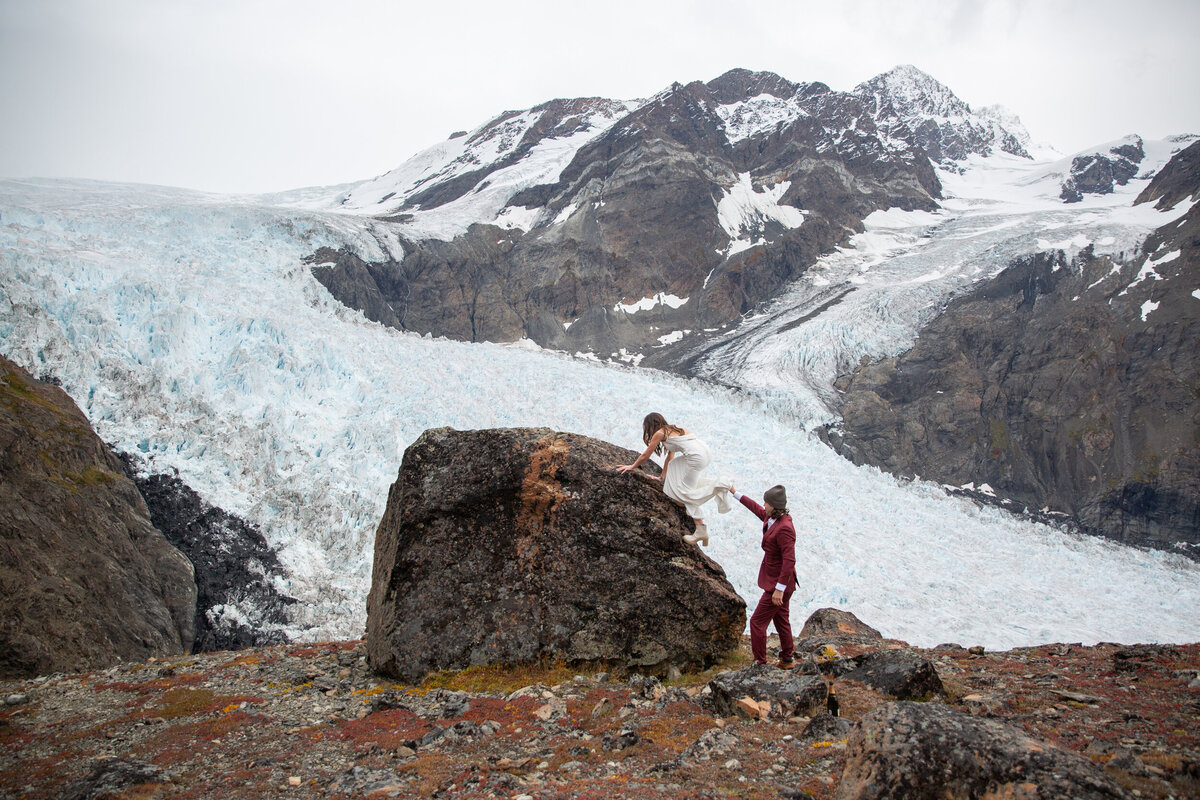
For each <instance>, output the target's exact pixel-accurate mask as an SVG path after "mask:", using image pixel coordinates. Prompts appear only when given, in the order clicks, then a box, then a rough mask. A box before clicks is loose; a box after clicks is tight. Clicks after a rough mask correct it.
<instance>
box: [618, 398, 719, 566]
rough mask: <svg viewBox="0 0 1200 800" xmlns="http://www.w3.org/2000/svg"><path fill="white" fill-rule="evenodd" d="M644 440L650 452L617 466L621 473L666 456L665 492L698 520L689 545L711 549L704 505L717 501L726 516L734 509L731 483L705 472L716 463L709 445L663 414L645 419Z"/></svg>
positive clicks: (655, 414) (687, 538)
mask: <svg viewBox="0 0 1200 800" xmlns="http://www.w3.org/2000/svg"><path fill="white" fill-rule="evenodd" d="M642 441H643V442H645V443H646V450H645V452H643V453H642V454H641V455H640V456H638V457H637V460H636V461H634V462H633V463H632V464H623V465H621V466H619V467H617V471H618V472H628V471H629V470H631V469H637V467H638V466H640V465H641V464H642V463H643V462H645V461H647V460H649V458H650V456H651V455H653V454H655V453H658V454H659V455H662V454H663V453H664V452H665V453H666V459H665V460H664V461H663V467H662V478H661V480H662V485H663V492H664V493H665V494H666V495H667V497H670V498H671V499H672V500H677V501H679V502H680V503H683V504H684V506H686V507H687V513H688V514H689V515H691V517H692V518H693V519H694V520H695V521H696V532H695V533H694V534H689V535H687V536H684V537H683V538H684V541H686V542H688V543H689V544H695V543H696V542H701V543H703V544H704V545H705V546H706V547H707V546H708V526H707V525H705V524H704V519H703V518H702V517H701V511H700V506H702V505H704V504H705V503H707V502H708V501H709V500H712V499H716V501H717V511H718V512H720V513H722V514H724V513H726V512H727V511H729V509H730V508H731V507H732V506H731V505H730V501H729V497H730V494H729V489H730V482H729V481H727V480H717V479H714V478H710V477H708V476H706V475H702V474H701V473H702V472H703V471H704V468H705V467H707V466H708V464H709V462H710V461H711V460H712V456H711V455H709V452H708V445H706V444H705V443H704V442H703V441H701V439H700V437H698V436H696V434H694V433H690V432H688V431H687V430H684V429H683V428H680V427H679V426H678V425H672V424H670V423H669V422H667V421H666V419H664V418H663V415H662V414H659V413H651V414H647V415H646V418H645V419H644V420H642Z"/></svg>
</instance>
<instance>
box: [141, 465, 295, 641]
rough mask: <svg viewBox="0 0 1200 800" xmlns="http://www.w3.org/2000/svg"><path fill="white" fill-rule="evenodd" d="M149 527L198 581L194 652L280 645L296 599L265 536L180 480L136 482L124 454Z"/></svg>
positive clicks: (149, 478)
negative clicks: (280, 585) (284, 585)
mask: <svg viewBox="0 0 1200 800" xmlns="http://www.w3.org/2000/svg"><path fill="white" fill-rule="evenodd" d="M122 459H123V460H124V462H125V465H126V474H127V475H129V477H130V478H131V479H132V480H133V481H134V483H135V484H136V485H137V487H138V490H139V491H140V492H141V494H142V497H143V498H145V500H146V507H147V508H148V509H149V511H150V521H151V522H152V523H153V524H154V527H155V528H157V529H158V530H160V531H162V533H163V535H164V536H166V537H167V541H169V542H170V543H171V544H173V545H175V547H177V548H178V549H179V550H180V551H181V552H182V553H183V554H184V555H185V556H187V557H188V560H189V561H191V562H192V566H193V568H194V569H195V575H196V622H195V637H194V639H193V641H192V643H191V647H192V651H193V652H197V653H198V652H202V651H206V650H240V649H242V648H245V647H256V646H259V645H270V644H282V643H284V642H286V641H287V637H286V636H285V635H284V634H283V632H282V631H280V630H279V628H280V626H282V625H285V624H286V623H287V622H288V620H289V610H290V607H291V606H292V605H294V604H295V603H296V599H295V598H293V597H288V596H287V595H285V594H282V593H281V592H280V591H279V590H278V589H277V588H276V586H277V581H280V580H281V579H282V578H283V568H282V566H281V565H280V563H279V558H278V557H277V556H276V555H275V551H273V550H272V549H271V548H270V546H269V545H268V544H267V541H266V539H264V538H263V535H262V533H260V532H259V531H258V529H256V528H255V527H254V526H253V525H251V524H250V523H248V522H246V521H245V520H244V519H241V518H240V517H238V516H235V515H233V514H230V513H229V512H227V511H225V510H223V509H220V508H217V507H215V506H212V505H210V504H209V503H206V502H204V500H203V499H201V497H200V495H198V494H196V492H194V491H193V490H192V489H191V488H190V487H189V486H188V485H187V484H185V483H184V482H183V481H181V480H180V479H179V477H178V476H177V475H162V474H159V475H139V474H138V471H137V468H136V465H135V464H134V462H133V457H132V456H128V455H125V454H122Z"/></svg>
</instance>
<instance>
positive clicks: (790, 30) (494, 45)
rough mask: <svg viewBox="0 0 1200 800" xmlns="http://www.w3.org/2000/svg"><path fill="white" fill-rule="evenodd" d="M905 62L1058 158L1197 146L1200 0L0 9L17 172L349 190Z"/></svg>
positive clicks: (1, 125) (457, 1)
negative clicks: (604, 107) (676, 102)
mask: <svg viewBox="0 0 1200 800" xmlns="http://www.w3.org/2000/svg"><path fill="white" fill-rule="evenodd" d="M904 63H908V64H914V65H916V66H917V67H919V68H921V69H923V70H925V71H926V72H928V73H929V74H931V75H933V76H934V77H935V78H937V79H938V80H940V81H941V82H942V83H944V84H946V85H947V86H949V87H950V88H951V89H952V90H953V91H954V92H955V93H956V94H957V95H958V96H959V97H961V98H962V99H963V100H965V101H966V102H968V103H970V104H972V105H976V106H980V105H988V104H992V103H1001V104H1003V105H1006V106H1008V107H1009V108H1011V109H1012V110H1013V111H1015V112H1016V113H1017V114H1018V115H1020V117H1021V118H1022V120H1023V121H1024V122H1025V125H1026V127H1027V128H1028V129H1029V131H1030V133H1031V134H1032V135H1033V138H1034V139H1035V140H1037V141H1042V142H1046V143H1049V144H1051V145H1053V146H1055V147H1057V148H1058V149H1059V150H1062V151H1064V152H1072V151H1075V150H1079V149H1083V148H1085V147H1089V146H1091V145H1095V144H1099V143H1101V142H1104V141H1108V140H1111V139H1115V138H1118V137H1120V136H1123V135H1125V134H1127V133H1139V134H1141V135H1143V136H1146V137H1149V138H1155V137H1161V136H1164V135H1167V134H1171V133H1184V132H1189V133H1200V89H1198V82H1197V76H1200V2H1197V1H1196V0H1138V2H1128V0H1057V1H1056V0H1029V2H1019V1H1018V0H957V1H956V0H878V1H877V0H819V2H809V1H808V0H759V1H758V2H752V1H750V0H723V1H720V2H719V1H718V0H663V1H662V2H656V0H637V2H629V1H628V0H606V1H604V2H600V1H597V2H590V3H572V2H565V1H564V0H507V2H495V0H470V1H467V0H420V1H419V2H407V1H406V2H399V1H396V2H384V0H336V1H326V0H320V1H317V0H195V1H192V0H0V176H5V177H31V176H44V177H83V178H97V179H104V180H120V181H135V182H143V183H159V184H167V185H172V186H186V187H191V188H197V189H206V190H212V191H220V192H257V191H273V190H282V189H290V188H296V187H300V186H315V185H327V184H336V183H345V182H349V181H357V180H363V179H366V178H370V177H373V176H375V175H378V174H381V173H383V172H386V171H387V170H389V169H391V168H393V167H395V166H396V165H398V164H400V163H401V162H403V161H404V160H405V159H407V158H408V157H409V156H411V155H413V154H414V153H416V152H417V151H419V150H422V149H424V148H425V147H427V146H429V145H431V144H434V143H436V142H439V141H441V140H443V139H445V138H446V137H447V136H448V135H449V134H450V133H451V132H452V131H455V130H464V129H472V128H475V127H477V126H479V125H480V124H482V123H484V122H486V121H487V120H489V119H491V118H492V117H494V116H495V115H496V114H498V113H499V112H501V111H504V110H506V109H523V108H528V107H530V106H533V105H536V104H538V103H541V102H543V101H546V100H550V99H552V98H555V97H586V96H602V97H610V98H616V99H633V98H637V97H647V96H649V95H652V94H654V93H655V92H658V91H659V90H661V89H663V88H665V87H666V86H668V85H669V84H670V83H671V82H672V81H679V82H681V83H687V82H690V81H693V80H703V81H707V80H711V79H712V78H715V77H716V76H718V75H720V74H721V73H723V72H725V71H726V70H728V69H732V68H734V67H745V68H748V69H755V70H770V71H773V72H777V73H779V74H780V75H782V76H784V77H785V78H788V79H790V80H793V81H818V80H819V81H823V82H824V83H827V84H829V85H830V86H832V87H833V88H835V89H840V90H848V89H851V88H852V87H853V86H855V85H856V84H857V83H859V82H861V81H863V80H866V79H868V78H870V77H872V76H874V75H876V74H878V73H880V72H883V71H886V70H888V69H890V68H891V67H893V66H895V65H897V64H904Z"/></svg>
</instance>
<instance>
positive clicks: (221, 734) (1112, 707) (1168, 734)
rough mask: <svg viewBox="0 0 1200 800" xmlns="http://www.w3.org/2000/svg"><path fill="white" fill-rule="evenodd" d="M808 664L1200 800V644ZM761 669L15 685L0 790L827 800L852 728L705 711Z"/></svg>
mask: <svg viewBox="0 0 1200 800" xmlns="http://www.w3.org/2000/svg"><path fill="white" fill-rule="evenodd" d="M772 643H774V640H772ZM801 649H802V651H803V652H805V653H813V654H815V657H816V659H818V660H829V659H834V658H846V657H850V656H855V655H859V654H861V653H864V652H868V651H871V650H879V651H888V650H891V651H895V650H901V651H903V653H904V655H905V657H906V658H907V657H909V656H916V657H917V658H918V660H925V661H928V662H929V663H931V664H932V665H933V666H934V668H935V669H936V672H937V676H938V678H940V681H941V684H942V686H943V687H944V692H942V693H940V694H936V695H934V696H932V697H931V698H930V699H929V702H934V703H942V704H945V705H946V706H948V707H950V708H952V709H956V710H958V711H961V712H964V713H968V714H971V715H975V716H977V717H992V718H994V719H996V720H998V721H1001V722H1004V723H1006V724H1008V725H1010V726H1012V727H1013V728H1014V729H1015V730H1017V731H1020V732H1021V733H1023V734H1027V735H1028V736H1031V737H1033V738H1034V739H1036V740H1039V741H1042V742H1045V743H1049V744H1052V745H1055V746H1057V747H1059V748H1063V749H1065V750H1067V751H1073V752H1075V753H1079V754H1082V755H1083V756H1085V757H1086V758H1088V759H1090V760H1091V761H1092V762H1093V763H1095V764H1097V765H1100V766H1101V767H1102V768H1103V770H1104V771H1105V772H1107V774H1108V776H1109V777H1110V778H1112V779H1113V780H1114V781H1115V782H1116V783H1117V784H1120V785H1121V786H1123V787H1124V789H1125V790H1126V791H1127V792H1128V793H1129V794H1130V795H1131V796H1137V797H1146V798H1170V797H1175V798H1185V797H1197V796H1200V724H1198V718H1200V680H1197V677H1198V669H1200V644H1190V645H1161V646H1160V645H1134V646H1120V645H1115V644H1100V645H1097V646H1094V647H1083V646H1080V645H1078V644H1049V645H1044V646H1040V647H1034V648H1027V649H1017V650H1011V651H1008V652H995V653H991V652H982V651H981V650H980V649H979V648H973V650H974V652H972V651H968V650H966V649H963V648H961V647H958V646H956V645H943V646H941V647H939V648H937V649H934V650H919V649H916V648H908V647H907V646H906V645H904V644H903V643H901V642H896V641H892V640H877V641H875V642H863V641H858V642H854V641H849V640H842V641H839V642H836V643H831V642H814V641H812V640H804V641H803V644H802V648H801ZM835 650H836V651H837V652H834V651H835ZM748 660H749V655H748V645H746V644H745V643H744V644H743V647H742V649H741V650H740V651H739V652H738V653H736V654H735V655H734V656H732V657H731V658H730V659H729V660H727V662H726V663H725V664H724V665H722V666H721V667H719V668H717V669H714V670H710V671H709V672H707V673H703V674H698V675H682V676H674V679H673V680H672V679H668V680H666V681H660V680H659V679H656V678H643V677H640V676H625V677H623V678H618V677H617V676H615V675H606V674H603V673H588V674H576V673H575V672H574V671H572V670H570V669H568V668H565V667H562V666H555V665H548V666H545V667H542V668H536V669H534V668H521V669H502V668H498V667H485V668H480V667H476V668H471V669H468V670H464V671H461V672H454V673H440V674H437V675H434V676H431V677H430V678H428V679H427V680H426V681H425V682H424V683H422V684H421V685H419V686H418V685H402V684H394V683H391V682H390V681H387V680H384V679H381V678H379V677H378V676H376V675H373V674H372V673H371V672H370V671H369V670H368V669H367V666H366V655H365V649H364V645H363V642H361V641H346V642H324V643H317V644H290V645H279V646H273V647H263V648H258V649H254V650H245V651H240V652H216V653H204V654H201V655H194V656H185V657H177V658H172V659H166V660H153V659H152V660H150V661H147V662H141V663H133V662H129V663H124V664H122V665H120V666H117V667H114V668H111V669H109V670H106V671H103V672H93V673H86V674H71V675H63V674H58V675H52V676H49V677H42V678H37V679H33V680H26V681H8V682H4V683H2V684H0V692H2V696H3V697H4V698H5V699H6V704H5V705H4V706H3V710H0V796H3V797H6V798H48V797H58V798H96V797H120V798H139V800H148V799H149V798H174V797H187V798H217V797H220V798H228V797H246V798H271V797H287V798H301V797H377V798H384V797H453V798H484V797H504V798H521V797H525V798H531V799H532V798H544V799H545V800H549V799H550V798H588V797H594V798H600V797H603V798H621V797H629V798H634V797H636V798H651V797H653V798H695V797H744V798H760V797H761V798H774V797H810V796H811V797H834V796H835V795H836V794H837V792H838V788H839V782H840V780H841V777H842V771H843V767H844V766H845V765H846V763H847V761H846V755H847V751H846V747H847V745H846V740H847V738H849V731H848V730H847V727H841V728H839V727H838V726H837V725H835V724H830V723H831V722H833V721H832V720H830V719H829V718H828V717H827V716H826V715H820V716H818V717H816V718H815V719H813V720H810V719H809V718H807V717H790V718H789V717H784V718H782V719H775V718H770V719H762V720H760V719H753V718H750V717H749V716H748V715H747V714H746V713H745V712H743V713H741V714H739V715H738V716H730V717H722V716H719V715H717V714H716V713H714V711H713V709H714V708H715V706H714V704H713V703H712V701H711V696H712V689H710V688H709V681H710V680H712V679H713V678H714V677H716V675H717V674H718V673H720V672H722V671H727V670H735V669H740V668H742V667H745V666H746V664H747V662H748ZM810 663H811V662H810ZM830 663H832V662H830ZM855 674H857V673H855ZM835 686H836V690H837V695H838V697H839V698H840V709H841V714H842V717H843V718H844V719H845V720H846V721H847V722H850V723H853V722H855V721H856V720H859V719H860V718H862V717H863V716H864V715H866V714H868V713H869V712H871V711H873V710H876V709H879V708H881V707H882V706H884V705H885V704H887V703H889V702H891V699H892V698H890V697H888V696H885V695H884V694H881V693H880V692H879V691H877V690H875V689H872V688H870V687H869V686H868V685H867V684H865V683H859V682H858V681H855V680H852V679H851V677H850V676H849V675H845V676H843V677H840V678H837V679H836V681H835Z"/></svg>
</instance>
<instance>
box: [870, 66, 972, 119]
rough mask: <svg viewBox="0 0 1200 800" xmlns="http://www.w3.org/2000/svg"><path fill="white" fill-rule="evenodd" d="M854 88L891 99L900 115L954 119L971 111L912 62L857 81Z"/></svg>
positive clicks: (882, 99) (942, 85)
mask: <svg viewBox="0 0 1200 800" xmlns="http://www.w3.org/2000/svg"><path fill="white" fill-rule="evenodd" d="M854 91H855V93H856V94H859V95H862V96H864V97H871V96H875V97H876V98H877V100H879V101H880V102H882V101H885V100H886V101H890V102H891V104H892V105H893V107H894V108H895V110H896V112H897V113H899V114H900V115H902V116H911V115H914V114H919V115H922V116H930V117H945V118H955V117H965V116H967V115H969V114H970V113H971V108H970V106H968V105H967V104H966V103H964V102H963V101H962V100H960V99H959V98H958V96H957V95H955V94H954V92H952V91H950V89H949V87H947V86H945V85H944V84H942V83H941V82H939V81H938V80H936V79H935V78H934V77H933V76H931V75H929V74H928V73H925V72H923V71H921V70H919V69H917V68H916V67H914V66H912V65H911V64H901V65H900V66H897V67H893V68H892V69H890V70H888V71H887V72H884V73H882V74H880V75H876V76H875V77H874V78H871V79H870V80H869V81H865V82H863V83H860V84H859V85H858V86H857V87H855V89H854Z"/></svg>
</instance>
